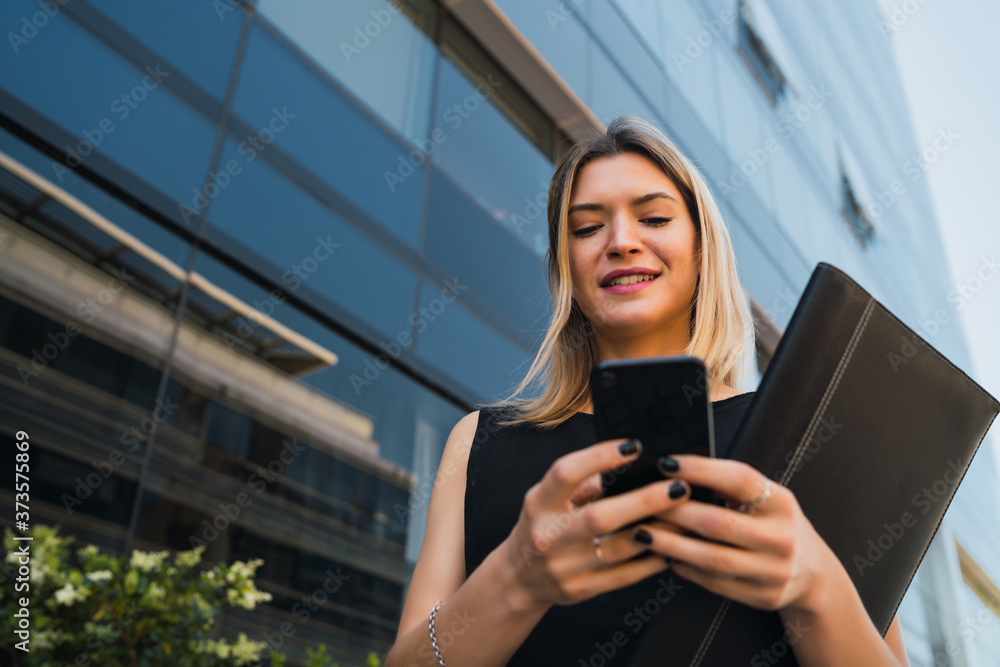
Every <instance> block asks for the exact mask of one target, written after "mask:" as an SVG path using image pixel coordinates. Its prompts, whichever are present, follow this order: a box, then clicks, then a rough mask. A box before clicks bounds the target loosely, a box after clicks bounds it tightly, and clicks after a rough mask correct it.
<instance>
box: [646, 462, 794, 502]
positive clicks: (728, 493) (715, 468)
mask: <svg viewBox="0 0 1000 667" xmlns="http://www.w3.org/2000/svg"><path fill="white" fill-rule="evenodd" d="M669 458H670V459H672V460H673V461H675V462H676V467H677V470H676V471H672V472H671V471H667V470H664V468H663V466H660V470H661V472H663V473H664V474H665V475H668V476H669V477H674V478H680V479H685V480H687V481H688V482H689V483H690V484H691V485H692V486H707V487H710V488H712V489H715V491H716V492H717V493H718V494H719V495H720V496H723V497H724V498H726V499H727V500H730V501H735V502H736V503H743V502H751V501H754V500H757V499H760V498H762V497H763V496H764V493H765V491H768V494H767V500H766V501H765V502H764V503H763V504H762V505H761V506H759V507H757V508H756V509H758V510H761V511H763V510H764V508H765V507H771V508H774V507H777V506H778V505H780V503H774V502H772V501H773V500H774V499H775V498H777V497H779V496H781V495H783V494H784V492H786V491H787V489H786V488H785V487H783V486H781V485H780V484H778V483H777V482H773V481H772V482H771V483H770V489H769V490H768V481H769V480H768V478H767V477H766V476H765V475H764V474H762V473H760V472H759V471H757V469H755V468H754V467H753V466H751V465H748V464H746V463H743V462H742V461H733V460H731V459H714V458H709V457H707V456H700V455H697V454H677V455H674V456H671V457H669Z"/></svg>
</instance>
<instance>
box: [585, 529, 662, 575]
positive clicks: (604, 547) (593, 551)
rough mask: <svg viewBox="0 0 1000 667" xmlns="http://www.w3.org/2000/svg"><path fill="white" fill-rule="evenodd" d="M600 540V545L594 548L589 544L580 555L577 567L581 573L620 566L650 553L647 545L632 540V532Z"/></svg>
mask: <svg viewBox="0 0 1000 667" xmlns="http://www.w3.org/2000/svg"><path fill="white" fill-rule="evenodd" d="M599 539H600V542H599V544H596V545H594V546H593V547H591V546H590V545H589V544H588V548H587V549H585V550H582V551H581V553H580V554H578V563H577V566H578V568H579V569H580V570H581V571H583V570H589V569H593V568H595V567H610V566H613V565H618V564H620V563H624V562H626V561H629V560H631V559H633V558H635V557H636V556H639V555H640V554H643V553H645V552H647V551H649V547H648V546H647V545H645V544H642V543H641V542H637V541H636V540H634V539H632V531H631V530H620V531H617V532H614V533H611V534H609V535H604V536H602V537H600V538H599ZM598 554H600V556H601V558H603V559H604V562H605V563H606V565H601V560H600V558H598Z"/></svg>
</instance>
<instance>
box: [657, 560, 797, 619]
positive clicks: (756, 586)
mask: <svg viewBox="0 0 1000 667" xmlns="http://www.w3.org/2000/svg"><path fill="white" fill-rule="evenodd" d="M670 567H671V569H672V570H673V571H674V572H675V573H676V574H677V576H678V577H680V578H682V579H687V580H688V581H691V582H694V583H696V584H698V585H699V586H701V587H702V588H704V589H705V590H707V591H710V592H712V593H715V594H716V595H722V596H724V597H727V598H730V599H732V600H736V601H737V602H741V603H743V604H745V605H748V606H750V607H755V608H757V609H766V610H768V611H777V609H778V608H779V607H778V606H775V605H774V604H773V603H772V602H770V600H772V599H773V595H772V594H770V592H769V591H770V587H768V586H766V585H761V584H760V583H758V582H755V581H747V580H745V579H736V578H733V577H730V576H725V575H718V574H713V573H711V572H707V571H705V570H703V569H701V568H699V567H696V566H694V565H691V564H690V563H682V562H674V563H672V564H671V566H670Z"/></svg>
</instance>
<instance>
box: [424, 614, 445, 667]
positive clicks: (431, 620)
mask: <svg viewBox="0 0 1000 667" xmlns="http://www.w3.org/2000/svg"><path fill="white" fill-rule="evenodd" d="M441 605H442V602H441V600H438V602H437V604H436V605H434V609H432V610H431V616H430V618H429V619H428V620H427V632H428V633H429V634H430V636H431V647H433V649H434V655H436V656H437V659H438V664H439V665H441V667H448V666H447V665H445V664H444V658H443V657H441V650H440V649H439V648H438V642H437V637H436V636H435V635H434V617H435V616H437V613H438V609H440V608H441Z"/></svg>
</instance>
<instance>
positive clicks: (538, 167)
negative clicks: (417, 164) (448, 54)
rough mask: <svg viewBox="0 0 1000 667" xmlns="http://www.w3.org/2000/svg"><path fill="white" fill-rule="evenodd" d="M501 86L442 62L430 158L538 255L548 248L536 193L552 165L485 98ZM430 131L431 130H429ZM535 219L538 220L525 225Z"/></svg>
mask: <svg viewBox="0 0 1000 667" xmlns="http://www.w3.org/2000/svg"><path fill="white" fill-rule="evenodd" d="M497 82H500V84H499V85H503V83H502V80H501V79H499V78H498V76H497V75H493V78H492V79H490V74H489V73H487V74H486V75H484V76H483V77H482V79H481V80H480V81H477V82H476V84H473V83H472V82H471V81H470V80H469V79H468V78H466V77H465V75H463V74H462V73H461V72H459V71H458V69H457V68H456V67H455V65H453V64H452V63H451V62H449V61H447V60H442V61H441V82H440V91H439V93H438V102H437V109H438V111H437V116H436V118H435V126H436V127H435V130H434V132H435V133H437V136H438V137H442V136H443V137H444V138H442V139H438V140H436V142H435V153H434V155H433V160H434V163H435V164H436V165H437V167H438V168H439V169H441V171H443V172H444V173H445V174H447V175H448V176H449V177H450V178H451V179H452V180H453V181H455V182H456V183H458V184H459V185H460V186H461V187H462V189H463V190H465V192H467V193H468V194H469V196H470V197H471V198H472V200H473V201H475V202H476V203H477V204H479V206H480V207H481V208H482V209H483V210H484V211H486V213H487V214H488V215H489V216H490V217H492V218H493V219H494V220H496V221H497V222H498V223H500V224H501V225H504V226H506V227H507V228H508V229H510V230H511V231H512V232H514V234H515V235H516V236H517V238H518V240H519V241H520V242H521V243H522V244H524V246H525V247H527V248H528V249H529V250H530V251H531V252H533V253H535V254H536V255H538V256H539V257H541V256H542V255H544V254H545V250H546V249H547V248H548V231H547V229H546V225H545V223H544V219H545V214H544V210H543V211H541V212H540V213H536V212H535V210H536V206H537V204H536V203H535V200H536V198H537V197H538V196H539V193H547V192H548V179H549V176H550V173H551V171H552V164H551V163H550V162H549V160H548V159H546V158H545V156H544V155H542V153H541V152H539V150H538V149H537V148H536V147H535V146H534V145H532V144H531V142H529V141H528V140H527V139H526V138H525V137H524V135H523V134H521V132H520V131H519V130H518V129H517V128H515V127H514V126H513V124H511V122H510V121H509V120H508V119H507V117H506V116H504V115H503V114H502V113H501V112H500V111H499V110H498V109H497V108H496V107H495V106H494V105H493V103H492V102H490V101H489V99H488V97H489V95H490V91H491V90H492V88H491V86H496V85H497ZM431 136H432V137H433V136H434V133H432V135H431ZM522 220H524V221H526V222H530V221H532V220H539V221H541V224H524V222H522Z"/></svg>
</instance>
